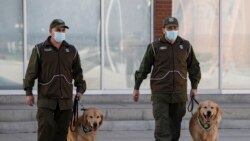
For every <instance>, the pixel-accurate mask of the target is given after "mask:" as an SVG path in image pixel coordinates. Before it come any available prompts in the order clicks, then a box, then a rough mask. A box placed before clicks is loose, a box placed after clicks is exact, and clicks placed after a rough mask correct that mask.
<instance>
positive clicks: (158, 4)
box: [154, 0, 172, 40]
mask: <svg viewBox="0 0 250 141" xmlns="http://www.w3.org/2000/svg"><path fill="white" fill-rule="evenodd" d="M171 14H172V0H154V40H156V39H158V38H159V37H160V36H161V35H162V23H163V20H164V19H165V18H166V17H167V16H171Z"/></svg>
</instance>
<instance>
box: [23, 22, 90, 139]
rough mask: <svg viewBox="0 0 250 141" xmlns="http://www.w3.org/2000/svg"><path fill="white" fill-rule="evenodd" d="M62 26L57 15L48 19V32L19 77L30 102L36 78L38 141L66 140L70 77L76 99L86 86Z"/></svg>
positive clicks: (76, 56) (77, 57)
mask: <svg viewBox="0 0 250 141" xmlns="http://www.w3.org/2000/svg"><path fill="white" fill-rule="evenodd" d="M66 29H69V27H68V26H67V25H65V22H64V21H63V20H61V19H54V20H53V21H52V22H51V24H50V28H49V32H50V36H49V37H48V38H47V39H46V40H45V41H44V42H42V43H39V44H37V45H36V46H35V47H34V48H33V50H32V54H31V57H30V60H29V65H28V68H27V71H26V75H25V78H24V81H23V85H24V90H25V91H26V103H27V104H28V105H30V106H33V105H34V96H33V94H32V88H33V86H34V81H35V79H37V78H38V100H37V107H38V111H37V121H38V141H66V140H67V132H68V126H69V122H70V119H71V114H72V105H73V102H72V92H73V84H72V79H74V86H76V91H77V97H78V99H80V96H81V95H82V94H83V93H84V92H85V90H86V83H85V81H84V80H83V74H82V68H81V63H80V57H79V54H78V52H77V50H76V48H75V47H74V46H73V45H71V44H69V43H67V42H66V41H65V32H66Z"/></svg>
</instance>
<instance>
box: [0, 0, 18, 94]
mask: <svg viewBox="0 0 250 141" xmlns="http://www.w3.org/2000/svg"><path fill="white" fill-rule="evenodd" d="M22 11H23V10H22V1H18V0H1V1H0V13H1V14H0V19H1V22H0V27H1V28H0V89H1V90H3V89H8V90H10V89H11V90H13V89H22V82H23V81H22V78H23V21H22V17H23V15H22Z"/></svg>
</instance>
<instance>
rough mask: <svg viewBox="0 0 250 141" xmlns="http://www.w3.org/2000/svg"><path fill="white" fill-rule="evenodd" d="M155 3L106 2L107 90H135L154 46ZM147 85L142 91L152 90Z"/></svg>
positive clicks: (132, 0) (133, 0) (141, 0)
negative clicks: (138, 74) (144, 59)
mask: <svg viewBox="0 0 250 141" xmlns="http://www.w3.org/2000/svg"><path fill="white" fill-rule="evenodd" d="M150 10H151V0H117V1H114V0H105V1H104V15H105V18H104V31H105V35H104V39H105V44H104V46H105V47H104V50H105V56H104V68H103V71H104V72H103V79H104V83H103V88H104V89H131V88H133V85H134V73H135V71H136V70H137V69H138V68H139V65H140V62H141V60H142V57H143V55H144V53H145V51H146V48H147V45H148V44H149V43H150V34H151V32H150V31H151V26H150V23H151V17H150V16H151V11H150ZM148 82H149V81H144V82H143V84H142V87H141V88H147V89H148V88H149V85H148V84H149V83H148Z"/></svg>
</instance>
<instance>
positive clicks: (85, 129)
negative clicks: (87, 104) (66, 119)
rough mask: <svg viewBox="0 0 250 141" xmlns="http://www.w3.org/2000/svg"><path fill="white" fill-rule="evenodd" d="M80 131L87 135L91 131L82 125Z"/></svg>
mask: <svg viewBox="0 0 250 141" xmlns="http://www.w3.org/2000/svg"><path fill="white" fill-rule="evenodd" d="M81 129H82V131H83V132H84V133H85V134H87V133H89V132H91V131H92V129H90V128H87V127H85V126H83V125H82V124H81Z"/></svg>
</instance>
